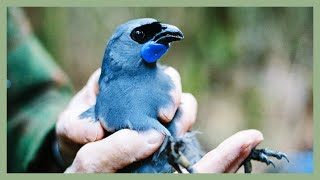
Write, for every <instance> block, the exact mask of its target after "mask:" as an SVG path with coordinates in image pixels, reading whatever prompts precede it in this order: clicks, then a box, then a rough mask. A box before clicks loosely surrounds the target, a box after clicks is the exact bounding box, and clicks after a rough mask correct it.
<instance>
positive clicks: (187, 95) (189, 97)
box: [181, 93, 198, 107]
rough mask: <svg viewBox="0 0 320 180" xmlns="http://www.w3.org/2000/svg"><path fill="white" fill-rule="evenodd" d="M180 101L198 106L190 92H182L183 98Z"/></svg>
mask: <svg viewBox="0 0 320 180" xmlns="http://www.w3.org/2000/svg"><path fill="white" fill-rule="evenodd" d="M181 101H183V102H189V103H191V104H192V105H194V106H196V107H197V106H198V102H197V99H196V98H195V97H194V96H193V95H192V94H191V93H183V98H182V100H181Z"/></svg>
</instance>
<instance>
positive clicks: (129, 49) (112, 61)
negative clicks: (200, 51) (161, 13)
mask: <svg viewBox="0 0 320 180" xmlns="http://www.w3.org/2000/svg"><path fill="white" fill-rule="evenodd" d="M181 39H183V33H182V32H181V31H180V29H178V28H177V27H175V26H173V25H170V24H164V23H160V22H159V21H157V20H155V19H151V18H143V19H135V20H131V21H128V22H126V23H124V24H122V25H120V26H119V27H118V28H117V29H116V31H115V32H114V33H113V35H112V36H111V38H110V40H109V42H108V45H107V48H106V51H105V55H104V63H107V64H109V65H111V66H113V67H114V68H116V69H117V68H125V69H128V68H130V67H137V66H141V64H143V63H147V64H154V63H155V62H156V61H157V60H158V59H159V58H160V57H161V56H162V55H163V54H164V53H165V52H166V51H167V50H168V49H169V47H170V43H171V42H173V41H179V40H181Z"/></svg>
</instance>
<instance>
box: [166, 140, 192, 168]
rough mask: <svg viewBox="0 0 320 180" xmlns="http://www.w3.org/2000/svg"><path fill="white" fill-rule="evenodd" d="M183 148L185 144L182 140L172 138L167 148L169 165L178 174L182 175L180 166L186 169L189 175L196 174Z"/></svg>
mask: <svg viewBox="0 0 320 180" xmlns="http://www.w3.org/2000/svg"><path fill="white" fill-rule="evenodd" d="M183 146H184V142H182V141H181V140H175V139H174V138H173V137H170V139H169V142H168V146H167V149H168V151H167V152H168V157H169V163H170V164H171V165H172V167H173V168H174V169H175V170H176V171H177V172H178V173H182V170H181V168H180V166H182V167H183V168H185V169H186V170H187V171H188V172H189V173H194V170H193V168H192V166H191V163H190V161H189V160H188V159H187V158H186V156H185V155H184V154H183V153H182V148H183Z"/></svg>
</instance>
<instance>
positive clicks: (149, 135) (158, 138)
mask: <svg viewBox="0 0 320 180" xmlns="http://www.w3.org/2000/svg"><path fill="white" fill-rule="evenodd" d="M142 134H143V135H144V138H145V140H146V142H147V143H148V144H161V142H162V141H163V139H164V135H163V134H161V133H160V132H158V131H156V130H153V129H152V130H148V131H145V132H143V133H142Z"/></svg>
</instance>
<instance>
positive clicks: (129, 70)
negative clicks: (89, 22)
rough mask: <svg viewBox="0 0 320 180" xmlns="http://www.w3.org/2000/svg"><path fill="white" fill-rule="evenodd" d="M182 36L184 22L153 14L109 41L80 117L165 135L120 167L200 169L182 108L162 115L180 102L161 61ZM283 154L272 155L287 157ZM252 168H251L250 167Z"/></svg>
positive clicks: (192, 134)
mask: <svg viewBox="0 0 320 180" xmlns="http://www.w3.org/2000/svg"><path fill="white" fill-rule="evenodd" d="M182 39H184V35H183V33H182V31H181V30H180V29H179V28H178V27H176V26H174V25H170V24H165V23H161V22H159V21H158V20H156V19H152V18H141V19H134V20H130V21H128V22H126V23H124V24H122V25H120V26H119V27H118V28H117V29H116V30H115V32H114V33H113V34H112V35H111V37H110V39H109V41H108V43H107V45H106V49H105V52H104V56H103V60H102V65H101V75H100V78H99V81H98V83H99V93H98V95H97V99H96V104H95V105H93V106H92V107H90V108H89V109H88V110H86V111H85V112H83V113H82V114H80V118H82V119H84V118H91V119H94V121H100V123H101V124H102V126H103V127H104V129H106V130H107V131H108V132H115V131H118V130H121V129H125V128H127V129H132V130H136V131H138V132H141V131H146V130H149V129H155V130H157V131H158V132H160V133H162V134H164V135H165V140H164V142H163V144H162V145H161V147H160V148H159V149H158V150H157V152H155V153H154V154H153V155H151V156H150V157H148V158H146V159H144V160H142V161H139V162H135V163H133V164H131V165H129V166H127V167H125V168H123V169H121V170H119V172H131V173H172V172H174V171H178V172H182V171H181V168H180V166H182V167H184V168H186V169H187V170H188V171H189V172H194V170H193V169H192V165H193V164H194V163H196V162H197V161H199V160H200V159H201V157H202V156H203V155H204V152H203V150H202V148H201V145H200V143H199V141H198V140H197V138H196V134H197V133H196V132H195V131H190V132H187V133H186V134H185V135H183V136H178V135H177V128H176V119H178V118H179V117H180V116H181V110H180V109H179V108H178V110H177V112H176V114H175V116H174V118H173V120H172V121H171V122H170V123H169V124H162V123H160V121H159V120H158V112H159V110H160V109H161V108H165V107H170V106H171V105H173V103H174V101H173V99H172V98H171V96H170V94H169V92H170V90H172V89H173V88H174V83H173V81H172V80H171V78H170V77H169V76H168V75H167V74H165V73H164V69H165V68H166V66H163V65H161V64H159V63H158V60H159V59H160V58H161V57H162V56H163V55H164V54H165V53H166V52H167V51H168V50H169V48H170V46H171V43H172V42H174V41H180V40H182ZM266 152H269V151H266ZM263 153H264V154H263ZM277 153H278V152H273V153H269V154H268V155H271V156H275V155H277V157H281V158H282V157H285V158H286V156H285V155H284V154H277ZM252 154H253V155H254V156H250V159H248V160H247V161H246V162H245V163H244V165H245V166H248V167H249V165H250V160H251V159H254V160H256V159H259V158H260V156H261V154H262V155H265V152H262V151H261V152H260V151H259V152H256V153H252ZM263 157H264V156H263ZM260 160H261V158H260ZM263 160H264V162H267V163H269V164H270V163H272V162H270V161H269V160H268V159H263ZM246 170H247V171H248V172H249V171H250V172H251V170H250V169H248V168H246Z"/></svg>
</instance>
